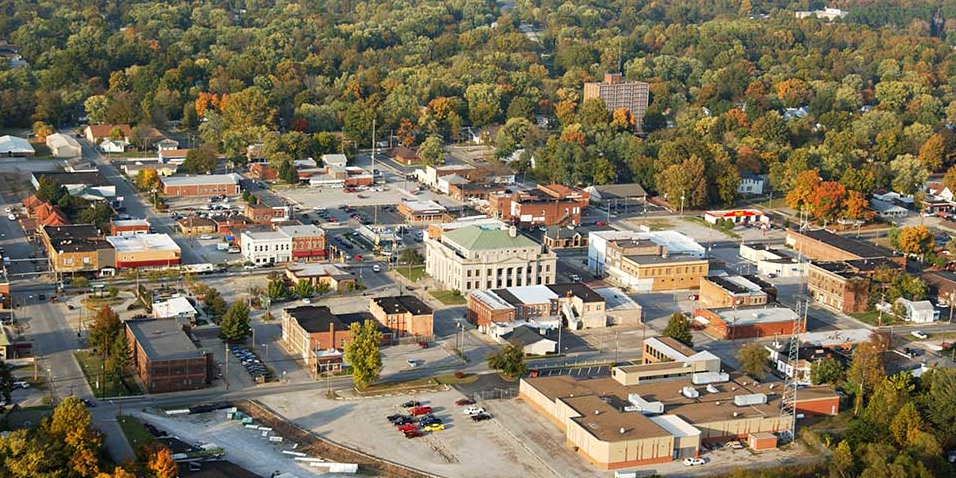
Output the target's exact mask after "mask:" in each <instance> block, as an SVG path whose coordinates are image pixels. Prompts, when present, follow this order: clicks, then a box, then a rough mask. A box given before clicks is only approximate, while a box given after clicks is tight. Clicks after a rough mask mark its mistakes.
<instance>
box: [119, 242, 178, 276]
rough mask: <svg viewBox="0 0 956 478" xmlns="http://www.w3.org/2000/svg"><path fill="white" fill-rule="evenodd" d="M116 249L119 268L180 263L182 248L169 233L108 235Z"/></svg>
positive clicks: (164, 265) (165, 265)
mask: <svg viewBox="0 0 956 478" xmlns="http://www.w3.org/2000/svg"><path fill="white" fill-rule="evenodd" d="M105 240H106V242H108V243H110V245H112V246H113V249H114V250H115V258H116V262H115V264H114V265H113V266H114V267H116V268H117V269H125V268H134V267H169V266H175V265H179V263H180V260H181V259H182V249H180V247H179V245H178V244H176V241H174V240H173V238H171V237H169V234H134V235H128V236H106V238H105Z"/></svg>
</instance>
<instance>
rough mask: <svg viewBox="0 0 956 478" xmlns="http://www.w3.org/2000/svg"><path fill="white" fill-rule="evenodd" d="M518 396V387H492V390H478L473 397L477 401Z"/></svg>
mask: <svg viewBox="0 0 956 478" xmlns="http://www.w3.org/2000/svg"><path fill="white" fill-rule="evenodd" d="M517 396H518V388H517V387H515V388H492V389H490V390H478V391H476V392H475V393H474V394H472V397H473V398H474V400H475V401H476V402H479V401H489V400H507V399H509V398H515V397H517Z"/></svg>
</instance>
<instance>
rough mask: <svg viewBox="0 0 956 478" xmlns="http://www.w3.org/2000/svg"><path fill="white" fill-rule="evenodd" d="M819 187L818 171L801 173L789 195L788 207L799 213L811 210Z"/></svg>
mask: <svg viewBox="0 0 956 478" xmlns="http://www.w3.org/2000/svg"><path fill="white" fill-rule="evenodd" d="M819 185H820V173H819V172H818V171H817V170H816V169H808V170H805V171H803V172H801V173H800V174H799V175H797V178H796V180H795V181H794V183H793V188H792V189H791V190H790V191H789V192H788V193H787V198H786V200H787V206H789V207H790V208H791V209H796V210H798V211H802V210H805V209H806V210H810V209H811V208H812V204H813V198H814V194H816V190H817V187H818V186H819Z"/></svg>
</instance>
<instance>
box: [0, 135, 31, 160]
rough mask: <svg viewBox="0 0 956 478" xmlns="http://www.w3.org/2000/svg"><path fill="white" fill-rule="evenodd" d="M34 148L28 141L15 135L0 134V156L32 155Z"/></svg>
mask: <svg viewBox="0 0 956 478" xmlns="http://www.w3.org/2000/svg"><path fill="white" fill-rule="evenodd" d="M34 154H36V150H34V149H33V145H31V144H30V142H29V141H27V140H25V139H23V138H18V137H16V136H10V135H6V136H0V156H33V155H34Z"/></svg>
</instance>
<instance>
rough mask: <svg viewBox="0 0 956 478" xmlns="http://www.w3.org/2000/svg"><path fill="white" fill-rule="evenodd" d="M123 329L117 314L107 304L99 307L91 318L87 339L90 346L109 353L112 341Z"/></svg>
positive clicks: (101, 352)
mask: <svg viewBox="0 0 956 478" xmlns="http://www.w3.org/2000/svg"><path fill="white" fill-rule="evenodd" d="M122 330H123V323H122V322H121V321H120V318H119V315H117V314H116V312H115V311H113V309H111V308H110V306H108V305H104V306H103V307H100V310H98V311H97V312H96V316H95V317H94V318H93V324H92V325H90V326H89V335H88V339H87V340H88V341H89V343H90V346H91V347H93V348H94V349H95V350H97V351H99V352H100V354H102V355H103V356H105V355H106V354H107V353H109V351H110V349H111V347H112V345H113V341H114V340H116V337H118V336H120V332H121V331H122Z"/></svg>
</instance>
